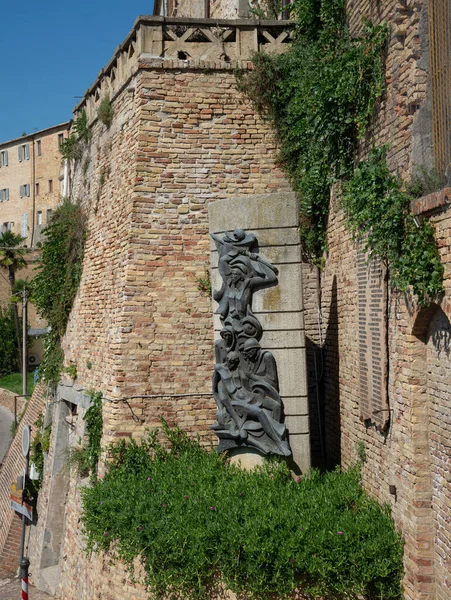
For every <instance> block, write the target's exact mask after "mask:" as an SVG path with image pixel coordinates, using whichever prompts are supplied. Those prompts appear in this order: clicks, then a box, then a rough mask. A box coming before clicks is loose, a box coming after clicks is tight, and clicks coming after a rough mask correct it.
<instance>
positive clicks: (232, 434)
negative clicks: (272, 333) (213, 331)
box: [212, 229, 291, 456]
mask: <svg viewBox="0 0 451 600" xmlns="http://www.w3.org/2000/svg"><path fill="white" fill-rule="evenodd" d="M212 238H213V240H214V241H215V244H216V247H217V249H218V254H219V261H218V268H219V272H220V274H221V277H222V286H221V289H219V290H215V291H214V293H213V297H214V299H215V300H216V301H217V302H218V309H217V311H216V312H217V313H219V315H220V320H221V323H222V326H223V329H222V330H221V333H220V335H221V338H222V339H221V340H218V341H217V342H216V343H215V358H216V365H215V371H214V375H213V395H214V398H215V401H216V405H217V413H216V417H217V421H216V423H215V424H214V425H213V426H212V429H214V431H215V432H216V434H217V436H218V437H219V450H220V451H221V450H226V449H231V448H240V447H243V446H244V447H250V448H254V449H256V450H258V451H260V452H261V453H262V454H279V455H282V456H289V455H290V454H291V450H290V447H289V444H288V441H287V440H286V428H285V425H284V424H283V423H282V400H281V398H280V395H279V382H278V375H277V365H276V361H275V359H274V356H273V354H272V353H271V352H270V351H269V350H263V349H262V348H261V346H260V343H259V342H260V340H261V337H262V334H263V330H262V327H261V324H260V322H259V320H258V319H257V317H256V316H255V315H254V314H253V312H252V297H253V294H254V292H255V291H257V290H261V289H265V288H268V287H271V286H274V285H277V283H278V278H277V276H278V270H277V268H276V267H275V266H274V265H272V264H271V263H270V262H269V261H268V260H266V259H265V258H264V257H263V256H261V255H260V254H258V253H257V252H255V251H253V250H254V249H255V247H256V245H257V238H256V236H255V235H254V234H253V233H246V232H245V231H243V230H242V229H236V230H235V231H232V232H226V233H224V234H223V237H222V238H221V237H219V236H218V235H215V234H212Z"/></svg>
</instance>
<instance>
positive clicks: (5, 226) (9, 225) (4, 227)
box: [2, 221, 14, 233]
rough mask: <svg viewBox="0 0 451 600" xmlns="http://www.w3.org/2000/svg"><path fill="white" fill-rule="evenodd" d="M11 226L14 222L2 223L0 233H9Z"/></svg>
mask: <svg viewBox="0 0 451 600" xmlns="http://www.w3.org/2000/svg"><path fill="white" fill-rule="evenodd" d="M13 225H14V222H12V221H6V223H3V225H2V233H5V232H6V231H11V228H12V226H13Z"/></svg>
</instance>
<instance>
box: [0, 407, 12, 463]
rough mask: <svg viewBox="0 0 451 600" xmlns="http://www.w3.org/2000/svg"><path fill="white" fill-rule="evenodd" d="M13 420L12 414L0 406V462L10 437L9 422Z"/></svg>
mask: <svg viewBox="0 0 451 600" xmlns="http://www.w3.org/2000/svg"><path fill="white" fill-rule="evenodd" d="M13 420H14V415H13V414H12V413H11V412H9V410H6V408H3V406H0V463H1V462H2V460H3V457H4V456H5V454H6V451H7V450H8V447H9V441H10V439H11V423H12V422H13Z"/></svg>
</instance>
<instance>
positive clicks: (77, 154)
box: [60, 109, 91, 160]
mask: <svg viewBox="0 0 451 600" xmlns="http://www.w3.org/2000/svg"><path fill="white" fill-rule="evenodd" d="M72 130H73V131H72V132H71V134H70V135H69V137H67V138H66V139H65V140H63V142H62V144H61V147H60V152H61V154H62V156H63V158H64V159H67V160H79V159H80V158H81V157H82V155H83V150H84V146H85V144H87V143H88V142H89V140H90V139H91V130H90V129H89V126H88V115H87V114H86V110H84V109H83V110H82V111H81V112H80V114H79V116H78V118H77V119H76V120H75V121H74V122H73V125H72Z"/></svg>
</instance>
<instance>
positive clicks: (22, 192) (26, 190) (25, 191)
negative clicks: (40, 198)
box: [19, 183, 30, 198]
mask: <svg viewBox="0 0 451 600" xmlns="http://www.w3.org/2000/svg"><path fill="white" fill-rule="evenodd" d="M19 196H20V197H21V198H23V197H24V196H27V197H29V196H30V184H29V183H25V184H24V185H21V186H20V189H19Z"/></svg>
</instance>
